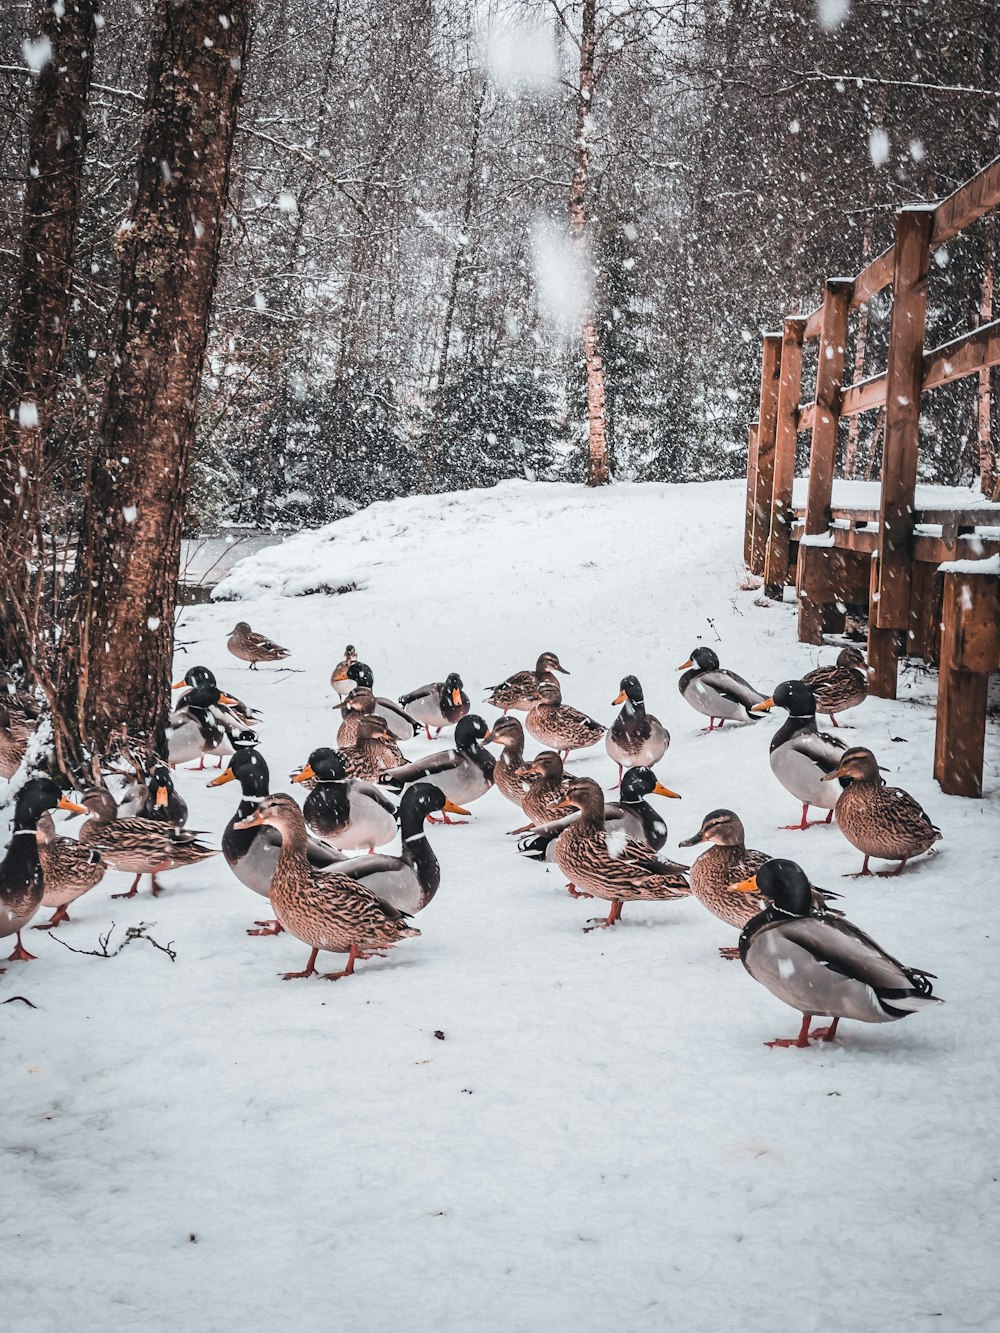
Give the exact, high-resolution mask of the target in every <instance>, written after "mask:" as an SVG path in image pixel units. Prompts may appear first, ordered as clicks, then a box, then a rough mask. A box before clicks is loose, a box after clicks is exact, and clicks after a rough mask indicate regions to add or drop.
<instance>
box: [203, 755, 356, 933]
mask: <svg viewBox="0 0 1000 1333" xmlns="http://www.w3.org/2000/svg"><path fill="white" fill-rule="evenodd" d="M234 781H235V782H238V783H239V784H240V788H241V790H242V793H243V796H242V799H241V801H240V803H239V805H238V806H237V807H236V810H235V812H234V814H233V816H232V818H231V819H230V821H229V823H228V824H227V825H226V828H225V832H224V833H223V835H222V855H223V856H224V857H225V858H226V865H228V866H229V868H230V870H231V871H232V872H233V874H234V875H235V876H236V878H237V879H238V880H239V881H240V883H241V884H245V885H246V887H247V888H248V889H252V890H253V891H254V893H259V894H260V895H261V897H262V898H266V897H268V895H269V894H270V892H271V877H272V876H273V874H274V867H275V866H276V865H277V863H278V848H279V847H280V846H281V835H280V834H279V833H278V832H276V830H275V829H273V828H271V826H270V825H269V824H261V825H260V826H259V827H255V828H252V829H237V827H236V825H237V824H238V823H240V822H241V821H242V820H244V819H249V818H250V816H251V815H252V814H253V812H254V810H256V808H257V806H258V805H259V804H260V803H261V801H262V800H263V799H264V798H265V797H266V796H267V795H269V793H270V781H271V775H270V773H269V771H268V767H267V761H266V760H265V758H264V756H263V755H262V754H259V753H258V751H257V750H254V749H243V750H237V751H236V753H235V754H234V755H233V757H232V759H230V761H229V767H228V768H226V769H225V770H224V771H223V772H222V773H220V774H219V775H218V777H215V778H213V779H212V780H211V782H209V783H208V786H210V787H221V786H223V785H224V784H225V783H227V782H234ZM306 858H307V859H308V861H309V864H310V865H311V866H312V867H313V869H314V870H319V871H323V870H329V868H330V867H331V866H335V865H336V866H339V865H342V864H344V863H346V861H347V858H346V857H345V856H343V855H342V854H341V853H340V852H338V851H337V850H336V848H335V847H330V846H328V845H327V844H326V843H325V842H319V841H318V840H317V839H316V838H309V839H308V840H307V842H306ZM254 924H255V925H256V926H257V929H256V930H248V931H247V934H248V935H278V934H280V933H281V922H280V921H278V920H276V919H274V920H267V921H257V922H255V923H254Z"/></svg>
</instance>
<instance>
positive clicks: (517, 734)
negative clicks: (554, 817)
mask: <svg viewBox="0 0 1000 1333" xmlns="http://www.w3.org/2000/svg"><path fill="white" fill-rule="evenodd" d="M492 731H493V739H494V740H495V741H496V743H497V744H498V745H500V746H502V749H501V751H500V757H499V758H498V759H497V761H496V767H495V768H494V770H493V781H494V783H495V784H496V789H497V791H498V792H499V793H500V795H501V796H503V797H505V798H506V799H507V800H508V801H510V802H511V804H513V805H516V806H518V807H519V808H520V806H521V804H522V802H523V801H524V792H525V789H524V784H523V783H522V781H521V779H520V778H519V777H518V776H517V770H518V769H519V768H523V767H524V728H523V727H522V726H521V724H520V722H519V721H518V720H517V718H516V717H498V718H497V720H496V722H494V724H493V727H492Z"/></svg>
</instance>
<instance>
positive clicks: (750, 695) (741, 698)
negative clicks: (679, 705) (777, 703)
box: [698, 667, 767, 719]
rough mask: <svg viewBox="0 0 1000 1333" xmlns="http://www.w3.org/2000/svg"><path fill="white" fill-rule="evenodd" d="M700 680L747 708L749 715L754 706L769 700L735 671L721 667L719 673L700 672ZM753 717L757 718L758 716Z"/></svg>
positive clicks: (726, 697)
mask: <svg viewBox="0 0 1000 1333" xmlns="http://www.w3.org/2000/svg"><path fill="white" fill-rule="evenodd" d="M698 679H699V680H700V681H701V682H702V683H703V684H704V685H708V686H710V687H711V688H712V689H713V690H716V691H717V692H718V693H719V694H721V695H722V696H723V698H725V699H730V700H732V702H733V703H735V704H739V705H740V706H741V707H742V708H745V709H746V710H747V713H748V714H750V709H751V708H752V707H753V706H754V704H759V703H762V702H763V700H764V699H766V698H767V696H766V695H764V694H761V692H760V691H759V690H755V689H754V687H753V686H752V685H751V684H750V682H749V681H748V680H744V679H743V677H742V676H738V675H737V674H736V672H735V671H727V670H726V669H725V668H724V667H720V668H719V669H718V671H702V672H699V673H698ZM752 716H753V717H754V718H755V719H756V718H757V714H753V715H752Z"/></svg>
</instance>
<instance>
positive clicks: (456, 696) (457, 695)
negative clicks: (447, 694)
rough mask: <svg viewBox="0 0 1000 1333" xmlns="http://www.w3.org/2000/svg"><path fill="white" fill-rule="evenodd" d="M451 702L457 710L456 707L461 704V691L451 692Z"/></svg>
mask: <svg viewBox="0 0 1000 1333" xmlns="http://www.w3.org/2000/svg"><path fill="white" fill-rule="evenodd" d="M451 701H452V703H453V704H454V705H455V707H456V708H457V707H458V705H459V704H460V703H461V702H462V691H461V690H452V692H451Z"/></svg>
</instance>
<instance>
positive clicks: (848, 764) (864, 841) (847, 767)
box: [825, 745, 941, 877]
mask: <svg viewBox="0 0 1000 1333" xmlns="http://www.w3.org/2000/svg"><path fill="white" fill-rule="evenodd" d="M834 778H849V779H850V781H849V782H848V785H847V786H846V787H845V788H844V790H843V791H842V792H841V793H840V798H839V799H838V801H837V823H838V824H839V825H840V831H841V833H843V835H844V837H845V838H846V839H847V841H848V842H850V843H853V845H854V846H855V847H857V849H858V851H859V852H864V854H865V860H864V864H863V865H862V867H861V869H860V870H859V871H858V875H870V874H871V873H872V872H871V871H870V870H869V869H868V859H869V857H872V856H875V857H878V859H879V860H884V861H895V860H897V859H898V860H899V865H898V866H897V867H896V869H895V870H880V871H879V872H878V873H879V875H881V876H883V877H885V876H895V875H900V874H902V872H903V868H904V867H905V865H906V863H907V861H909V860H910V858H911V857H913V856H921V855H923V853H924V852H927V851H930V849H931V847H932V846H933V845H934V843H936V842H937V841H938V839H939V838H940V837H941V830H940V829H939V828H937V827H936V826H935V825H934V824H932V823H931V821H930V819H929V818H928V817H927V815H926V814H925V813H924V811H923V809H922V808H921V806H920V805H919V804H918V803H917V802H916V801H915V800H914V799H913V797H912V796H911V795H910V794H909V792H905V791H903V790H902V788H901V787H887V786H886V785H885V782H884V781H883V780H882V778H881V777H879V764H878V760H877V759H876V758H875V756H874V755H873V754H872V752H871V750H866V749H865V748H864V746H860V745H859V746H855V748H854V749H853V750H845V751H844V754H843V755H842V757H841V760H840V767H839V768H837V769H835V770H834V771H833V772H832V773H828V774H827V776H826V779H825V781H827V782H830V781H832V780H833V779H834Z"/></svg>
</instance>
